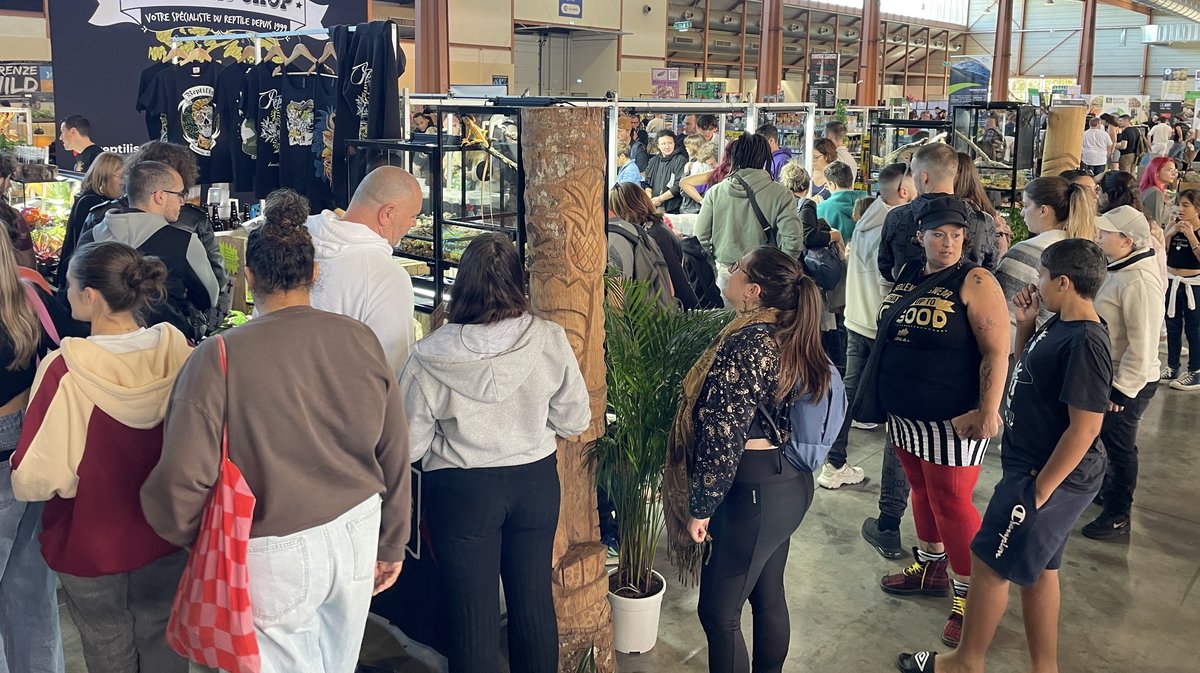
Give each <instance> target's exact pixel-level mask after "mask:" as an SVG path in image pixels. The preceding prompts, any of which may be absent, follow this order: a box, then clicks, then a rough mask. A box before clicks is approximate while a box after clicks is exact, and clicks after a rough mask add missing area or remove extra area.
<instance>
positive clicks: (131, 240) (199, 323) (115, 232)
mask: <svg viewBox="0 0 1200 673" xmlns="http://www.w3.org/2000/svg"><path fill="white" fill-rule="evenodd" d="M125 195H126V197H127V198H128V199H129V207H128V208H119V209H117V210H113V211H110V212H109V213H108V214H107V215H105V216H104V219H103V220H101V221H100V223H99V224H97V225H96V226H95V228H93V229H92V230H91V231H88V232H86V233H85V234H84V236H81V237H80V240H79V244H80V247H83V246H84V245H86V244H87V243H91V242H92V241H93V240H94V241H96V242H100V241H117V242H119V243H124V244H125V245H128V246H130V247H132V248H136V249H137V251H138V252H140V253H142V254H143V255H148V256H154V257H158V258H159V259H161V260H162V261H163V263H164V264H166V265H167V298H166V301H165V302H162V303H161V304H159V305H158V306H157V307H154V308H152V309H151V310H150V311H149V313H148V314H147V315H145V316H143V317H144V318H145V321H146V324H147V325H148V326H150V325H155V324H157V323H160V322H167V323H171V324H172V325H174V326H175V327H177V328H178V329H179V331H180V332H183V334H184V336H186V337H187V338H188V339H190V340H191V341H193V342H197V341H199V340H200V339H201V338H203V337H204V335H205V334H206V332H207V331H208V317H207V313H208V310H209V309H210V308H212V307H213V306H214V305H215V304H216V302H217V294H218V292H219V287H218V285H217V278H216V276H215V275H214V273H213V268H212V265H210V264H209V261H208V255H207V253H206V252H205V250H204V246H203V245H202V244H201V243H200V239H199V238H197V236H196V234H194V233H191V232H188V231H185V230H183V229H180V228H178V227H173V226H171V224H170V223H171V222H174V221H175V220H177V219H179V210H180V208H182V207H183V204H184V201H185V199H186V198H187V192H186V191H184V185H183V178H181V177H180V176H179V173H177V172H176V171H175V169H173V168H171V167H170V166H167V165H166V164H162V163H159V162H157V161H145V162H142V163H139V164H136V165H134V166H131V167H130V168H129V170H128V171H126V173H125ZM89 237H90V238H89Z"/></svg>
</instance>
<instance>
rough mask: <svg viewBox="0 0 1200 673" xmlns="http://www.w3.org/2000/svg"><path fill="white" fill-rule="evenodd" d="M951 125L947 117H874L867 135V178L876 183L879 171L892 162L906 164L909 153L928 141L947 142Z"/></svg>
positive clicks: (910, 158) (910, 155)
mask: <svg viewBox="0 0 1200 673" xmlns="http://www.w3.org/2000/svg"><path fill="white" fill-rule="evenodd" d="M951 132H952V127H951V125H950V122H948V121H929V120H918V119H886V118H880V119H876V120H875V123H874V124H873V125H872V126H871V135H870V136H868V138H867V143H866V144H867V148H866V149H867V154H868V155H869V156H870V159H871V164H870V166H871V168H870V171H869V176H868V179H869V180H870V183H871V184H875V183H876V182H877V180H878V178H879V171H880V170H882V169H883V167H884V166H887V165H889V164H894V163H897V162H899V163H905V164H907V163H908V162H909V161H911V160H912V155H913V154H914V153H916V151H917V150H918V149H920V148H921V147H922V146H924V145H928V144H929V143H948V142H949V141H950V134H951Z"/></svg>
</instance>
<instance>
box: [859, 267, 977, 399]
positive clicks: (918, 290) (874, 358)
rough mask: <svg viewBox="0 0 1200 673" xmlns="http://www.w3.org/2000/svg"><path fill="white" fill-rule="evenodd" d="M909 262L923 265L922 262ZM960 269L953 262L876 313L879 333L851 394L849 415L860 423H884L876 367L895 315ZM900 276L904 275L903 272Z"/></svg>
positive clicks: (880, 358)
mask: <svg viewBox="0 0 1200 673" xmlns="http://www.w3.org/2000/svg"><path fill="white" fill-rule="evenodd" d="M909 263H910V264H924V262H909ZM960 269H961V265H956V266H952V267H950V268H948V269H943V270H941V271H939V272H937V273H934V274H930V275H928V276H926V277H925V279H924V280H922V281H921V282H920V283H918V284H917V286H916V287H914V288H913V289H912V290H910V291H909V292H908V293H907V294H905V295H904V296H903V297H901V298H900V299H898V300H896V303H894V304H892V305H891V306H889V307H888V308H887V310H886V311H884V312H883V314H882V315H880V316H879V322H878V323H877V325H878V332H876V333H875V343H874V345H872V346H871V355H870V356H869V357H868V358H867V364H866V365H865V366H864V367H863V372H862V375H861V377H860V378H859V380H858V391H857V392H856V393H855V394H854V399H853V400H852V404H851V406H850V416H851V418H853V419H854V420H856V421H859V422H860V423H883V422H885V421H887V411H885V410H884V408H883V405H882V404H881V403H880V401H879V367H880V363H881V362H882V361H883V349H884V348H885V347H886V346H887V330H888V326H889V325H891V324H892V323H894V322H896V318H898V317H900V314H901V313H903V312H904V311H905V310H907V309H908V308H909V307H911V306H912V305H913V302H915V301H916V300H917V299H918V298H920V297H922V296H924V295H925V293H926V292H929V291H930V290H931V289H933V287H934V286H935V285H937V284H938V283H940V282H942V281H943V280H945V279H947V278H949V277H950V276H952V275H954V274H955V273H956V272H958V271H959V270H960ZM900 275H903V272H901V274H900Z"/></svg>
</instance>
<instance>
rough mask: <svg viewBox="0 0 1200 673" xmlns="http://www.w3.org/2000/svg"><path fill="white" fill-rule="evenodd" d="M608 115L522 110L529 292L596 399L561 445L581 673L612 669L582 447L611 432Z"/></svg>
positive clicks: (569, 656)
mask: <svg viewBox="0 0 1200 673" xmlns="http://www.w3.org/2000/svg"><path fill="white" fill-rule="evenodd" d="M604 112H605V111H604V110H603V109H600V108H566V107H561V108H537V109H527V110H522V112H521V138H520V143H521V157H522V163H523V165H524V169H525V224H526V229H527V232H528V240H529V252H528V259H529V294H530V297H531V299H532V302H533V308H534V310H535V311H537V312H538V313H539V314H540V315H542V316H544V317H546V318H548V319H550V320H553V321H555V322H557V323H558V324H560V325H562V326H563V328H564V329H565V330H566V332H567V338H568V339H569V340H570V342H571V346H572V347H573V348H574V350H575V356H576V357H577V358H579V366H580V368H581V369H582V370H583V378H584V380H585V381H586V382H587V385H588V390H589V391H591V395H592V426H591V427H590V428H589V429H588V430H587V431H586V432H585V433H584V434H583V435H582V436H580V437H577V438H575V439H574V440H562V439H560V440H559V442H558V475H559V480H560V482H561V483H562V508H561V510H560V511H559V518H558V534H557V535H556V536H555V540H554V607H555V610H556V612H557V614H558V633H559V671H560V673H574V671H575V667H576V666H577V665H578V662H579V658H580V656H581V655H582V654H583V653H584V652H586V651H587V650H588V648H590V647H592V646H595V647H596V662H597V664H598V669H599V670H600V671H602V672H608V673H611V672H612V671H614V670H615V661H614V655H613V647H612V613H611V610H610V608H609V605H608V599H607V594H608V575H607V573H606V571H605V568H604V561H605V558H606V556H607V553H606V549H605V547H604V545H603V544H601V543H600V541H599V540H600V531H599V527H598V518H597V514H596V486H595V479H594V477H593V475H592V471H591V470H590V469H589V468H588V466H587V463H586V459H585V457H584V451H585V450H586V449H587V447H588V445H589V444H590V443H591V442H593V441H595V440H596V438H597V437H599V436H600V435H601V434H603V432H604V409H605V403H606V402H605V397H606V392H607V386H606V385H605V379H604V376H605V371H604V267H605V264H606V263H607V259H608V243H607V237H606V234H605V221H606V219H607V215H608V214H607V213H606V212H604V190H605V188H606V187H607V181H608V180H607V176H606V165H607V162H606V159H605V156H606V155H605V148H604V144H605V143H604V139H605V133H604Z"/></svg>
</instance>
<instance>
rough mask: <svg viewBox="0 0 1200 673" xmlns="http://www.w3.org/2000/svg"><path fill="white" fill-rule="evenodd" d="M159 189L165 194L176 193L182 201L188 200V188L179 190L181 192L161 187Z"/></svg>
mask: <svg viewBox="0 0 1200 673" xmlns="http://www.w3.org/2000/svg"><path fill="white" fill-rule="evenodd" d="M158 191H160V192H162V193H163V194H174V195H175V196H178V197H179V200H180V201H187V191H186V190H185V191H179V192H173V191H171V190H169V189H160V190H158Z"/></svg>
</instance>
